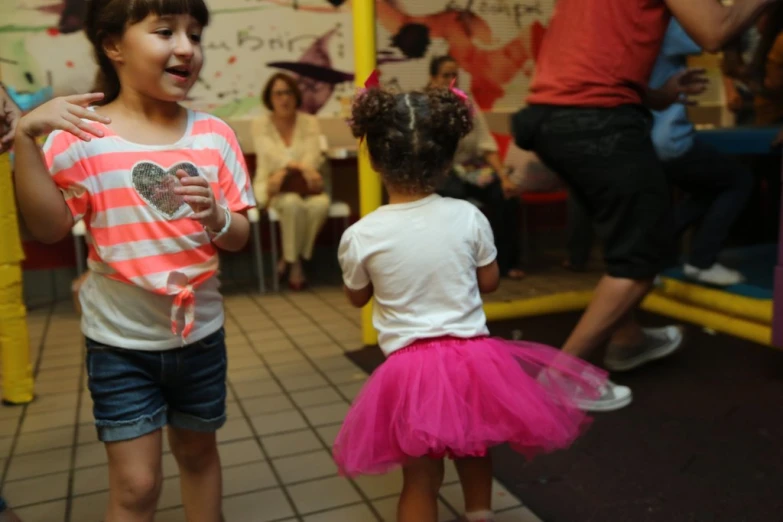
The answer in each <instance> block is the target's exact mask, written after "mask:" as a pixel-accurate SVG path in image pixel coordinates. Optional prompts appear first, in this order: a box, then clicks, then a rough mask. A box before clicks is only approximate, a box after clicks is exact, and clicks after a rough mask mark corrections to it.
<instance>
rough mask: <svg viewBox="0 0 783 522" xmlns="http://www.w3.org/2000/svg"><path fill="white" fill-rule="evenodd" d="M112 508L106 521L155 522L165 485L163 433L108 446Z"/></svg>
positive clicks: (157, 432) (109, 507) (112, 443)
mask: <svg viewBox="0 0 783 522" xmlns="http://www.w3.org/2000/svg"><path fill="white" fill-rule="evenodd" d="M106 454H107V455H108V456H109V506H108V508H107V510H106V522H152V520H153V519H154V517H155V509H156V507H157V504H158V496H160V489H161V487H162V485H163V472H162V471H161V465H160V461H161V433H160V430H157V431H155V432H153V433H149V434H147V435H144V436H142V437H139V438H136V439H132V440H127V441H122V442H108V443H106Z"/></svg>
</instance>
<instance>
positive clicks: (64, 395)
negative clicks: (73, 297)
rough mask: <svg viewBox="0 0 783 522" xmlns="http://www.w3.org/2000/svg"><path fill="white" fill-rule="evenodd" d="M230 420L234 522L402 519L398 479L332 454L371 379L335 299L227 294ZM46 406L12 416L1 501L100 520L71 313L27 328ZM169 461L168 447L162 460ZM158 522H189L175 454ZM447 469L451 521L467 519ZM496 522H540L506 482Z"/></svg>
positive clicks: (354, 321) (48, 516)
mask: <svg viewBox="0 0 783 522" xmlns="http://www.w3.org/2000/svg"><path fill="white" fill-rule="evenodd" d="M226 304H227V315H228V319H227V324H226V330H227V332H228V347H229V403H228V414H229V420H228V422H227V424H226V426H225V427H224V428H223V429H222V430H221V431H220V432H219V440H220V453H221V457H222V462H223V468H224V490H225V503H224V511H225V517H226V521H227V522H265V521H285V522H288V521H305V522H367V521H378V520H386V521H393V520H394V519H395V517H394V513H395V508H396V500H397V494H398V492H399V491H400V487H401V475H400V473H399V472H397V473H392V474H390V475H387V476H382V477H363V478H359V479H357V480H346V479H343V478H340V477H338V476H337V470H336V468H335V466H334V464H333V462H332V459H331V457H330V454H329V448H330V446H331V443H332V441H333V439H334V437H335V435H336V433H337V430H338V429H339V426H340V422H341V420H342V418H343V415H344V414H345V412H346V411H347V410H348V405H349V401H350V400H351V399H352V398H353V397H354V396H355V395H356V393H357V392H358V390H359V388H360V387H361V385H362V383H363V382H364V380H365V378H366V375H365V374H364V373H363V372H362V371H361V370H360V369H358V368H357V367H356V366H354V365H353V364H352V363H351V362H350V361H349V360H348V359H347V358H346V357H344V355H343V354H344V352H345V351H346V350H352V349H356V348H359V347H360V345H361V339H360V330H359V314H358V312H357V311H356V310H354V309H353V308H351V307H350V306H349V305H347V303H346V302H345V300H344V298H343V296H342V293H341V292H340V291H339V290H338V289H336V288H327V289H320V290H315V291H313V292H306V293H302V294H297V295H290V294H286V295H279V296H264V297H260V296H256V295H236V296H229V297H228V298H227V300H226ZM29 326H30V332H31V341H32V342H31V346H32V351H33V356H34V358H33V361H34V367H36V368H37V382H36V393H37V395H38V398H37V400H36V401H35V402H33V403H32V404H30V405H28V406H26V407H18V408H0V470H2V477H0V478H2V486H3V495H4V496H5V497H6V498H7V499H8V501H9V502H10V503H11V504H12V505H13V506H15V507H16V510H17V512H18V513H19V515H20V516H21V517H22V519H23V521H24V522H59V521H64V522H98V521H99V520H101V517H102V514H103V508H104V506H105V504H106V498H107V491H106V487H107V481H108V480H107V468H106V456H105V453H104V450H103V447H102V445H101V444H100V443H99V442H97V440H96V436H95V431H94V429H93V427H92V424H91V421H92V408H91V401H90V396H89V393H88V392H87V391H86V389H85V375H84V370H83V364H82V361H83V355H82V339H81V335H80V333H79V325H78V319H77V317H76V315H75V314H74V312H73V310H72V309H71V308H70V304H69V303H63V304H62V305H59V306H58V307H56V308H55V309H54V310H53V311H51V312H50V311H48V310H47V311H36V312H31V314H30V316H29ZM164 449H165V448H164ZM163 472H164V476H165V482H164V488H163V493H162V495H161V498H160V503H159V507H160V512H159V515H158V517H157V519H156V520H157V521H158V522H184V520H185V519H184V514H183V511H182V508H181V506H180V496H179V489H178V487H177V475H178V471H177V467H176V464H175V462H174V459H173V457H172V456H171V454H170V453H168V451H167V452H166V455H165V456H164V459H163ZM461 502H462V497H461V493H460V490H459V485H458V483H457V477H456V473H455V471H454V469H453V467H451V466H449V468H448V471H447V476H446V485H445V486H444V488H443V491H442V498H441V513H442V516H441V520H443V521H449V520H454V519H455V518H456V516H457V513H459V512H460V511H461V509H462V506H461ZM495 507H496V509H497V510H498V511H499V512H500V514H499V516H498V518H497V521H498V522H533V521H537V520H538V518H537V517H535V516H534V515H533V514H532V513H531V512H530V511H529V510H527V509H526V508H525V507H523V506H522V505H521V503H520V501H519V500H518V499H516V498H514V497H513V496H512V495H511V494H509V493H508V492H507V491H505V490H504V488H503V487H502V486H500V485H499V484H495Z"/></svg>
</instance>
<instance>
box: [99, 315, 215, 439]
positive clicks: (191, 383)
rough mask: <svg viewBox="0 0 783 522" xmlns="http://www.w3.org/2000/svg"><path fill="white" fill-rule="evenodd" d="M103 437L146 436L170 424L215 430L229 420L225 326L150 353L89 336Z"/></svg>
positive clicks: (200, 429) (208, 430) (183, 427)
mask: <svg viewBox="0 0 783 522" xmlns="http://www.w3.org/2000/svg"><path fill="white" fill-rule="evenodd" d="M87 374H88V376H89V381H88V384H89V388H90V394H91V395H92V400H93V415H94V416H95V426H96V428H97V430H98V439H100V440H101V441H103V442H117V441H123V440H130V439H135V438H138V437H141V436H143V435H146V434H148V433H152V432H154V431H157V430H159V429H161V428H162V427H163V426H165V425H166V424H169V425H171V426H174V427H176V428H182V429H186V430H192V431H199V432H208V433H209V432H215V431H217V430H218V428H220V427H221V426H222V425H223V424H224V423H225V421H226V343H225V332H224V330H223V329H222V328H221V329H220V330H218V331H217V332H215V333H214V334H212V335H209V336H207V337H206V338H204V339H202V340H200V341H198V342H195V343H193V344H189V345H187V346H184V347H182V348H176V349H173V350H165V351H154V352H147V351H142V350H127V349H123V348H116V347H113V346H106V345H104V344H101V343H98V342H96V341H93V340H92V339H89V338H88V339H87Z"/></svg>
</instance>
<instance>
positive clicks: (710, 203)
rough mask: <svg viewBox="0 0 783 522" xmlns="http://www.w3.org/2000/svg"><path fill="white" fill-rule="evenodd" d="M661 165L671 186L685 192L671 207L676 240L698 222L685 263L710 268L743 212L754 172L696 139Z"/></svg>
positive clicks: (751, 189) (751, 186)
mask: <svg viewBox="0 0 783 522" xmlns="http://www.w3.org/2000/svg"><path fill="white" fill-rule="evenodd" d="M663 165H664V171H665V172H666V175H667V176H668V178H669V180H670V182H671V184H672V185H674V186H676V187H678V188H680V189H682V190H683V191H684V192H685V193H686V197H685V199H684V200H683V201H682V202H681V203H680V204H678V205H676V206H675V208H674V222H675V233H676V234H677V237H679V236H680V234H682V233H683V232H685V231H686V230H687V229H688V228H690V227H691V226H693V225H695V224H696V223H697V222H699V221H701V225H700V226H699V228H698V229H697V231H696V233H695V235H694V236H693V240H692V244H691V249H690V252H689V253H688V256H687V263H688V264H690V265H693V266H695V267H697V268H709V267H711V266H712V265H713V264H714V263H715V262H716V261H717V260H718V254H719V253H720V250H721V248H722V247H723V244H724V243H725V242H726V238H727V237H728V235H729V233H730V232H731V227H732V225H733V224H734V222H735V221H736V220H737V218H738V217H739V215H740V214H741V213H742V211H743V210H744V209H745V205H746V204H747V202H748V198H749V197H750V194H751V192H752V191H753V185H754V177H753V173H752V172H750V171H749V170H748V169H747V168H745V166H744V165H742V163H740V162H739V161H737V160H736V159H735V158H733V157H731V156H728V155H726V154H723V153H722V152H720V151H719V150H717V149H716V148H714V147H712V146H711V145H708V144H706V143H702V142H700V141H698V140H697V141H696V143H695V144H694V146H693V147H692V148H691V149H690V150H689V151H688V152H686V153H685V154H684V155H682V156H680V157H679V158H677V159H675V160H672V161H668V162H664V164H663Z"/></svg>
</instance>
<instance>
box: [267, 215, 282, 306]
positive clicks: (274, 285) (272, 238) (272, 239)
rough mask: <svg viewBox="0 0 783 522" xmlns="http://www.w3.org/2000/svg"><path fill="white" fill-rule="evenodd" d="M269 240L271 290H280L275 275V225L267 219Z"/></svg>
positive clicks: (278, 281)
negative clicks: (270, 244)
mask: <svg viewBox="0 0 783 522" xmlns="http://www.w3.org/2000/svg"><path fill="white" fill-rule="evenodd" d="M269 241H270V242H271V243H272V249H271V251H272V290H273V291H274V292H280V277H279V276H278V275H277V261H278V259H277V227H276V226H275V222H274V221H272V220H271V219H270V220H269Z"/></svg>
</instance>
